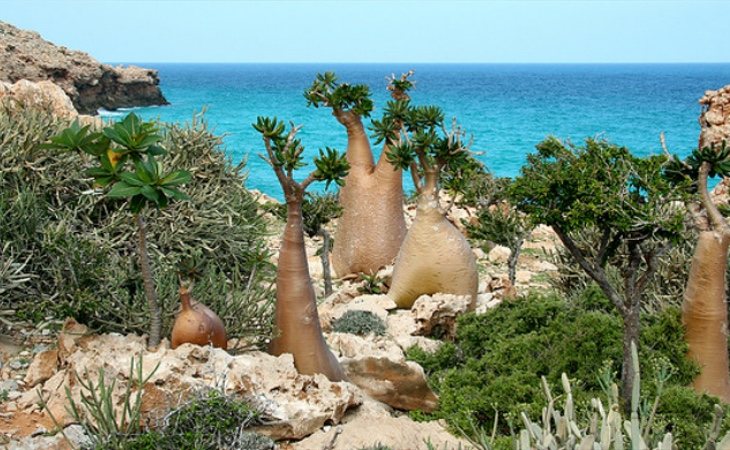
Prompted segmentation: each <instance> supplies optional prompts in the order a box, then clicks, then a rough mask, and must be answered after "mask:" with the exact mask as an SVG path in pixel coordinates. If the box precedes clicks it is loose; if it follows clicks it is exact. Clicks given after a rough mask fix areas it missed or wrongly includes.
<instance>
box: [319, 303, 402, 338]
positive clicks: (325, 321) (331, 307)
mask: <svg viewBox="0 0 730 450" xmlns="http://www.w3.org/2000/svg"><path fill="white" fill-rule="evenodd" d="M395 308H396V304H395V302H393V300H391V299H390V298H389V297H388V296H387V295H361V296H359V297H355V298H351V297H348V296H335V295H333V296H331V297H330V298H328V299H326V300H325V301H324V302H322V304H321V305H319V306H318V307H317V311H318V313H319V321H320V323H321V324H322V328H323V329H325V330H328V329H330V327H331V326H332V322H333V321H335V320H337V319H339V318H340V317H342V316H343V315H344V314H345V313H346V312H347V311H368V312H371V313H373V314H375V315H376V316H378V317H379V318H380V319H382V320H383V321H385V320H387V318H388V310H392V309H395Z"/></svg>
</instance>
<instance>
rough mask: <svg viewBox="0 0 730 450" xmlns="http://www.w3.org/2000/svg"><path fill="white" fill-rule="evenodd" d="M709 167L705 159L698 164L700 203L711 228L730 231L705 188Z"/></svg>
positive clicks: (725, 231) (724, 231)
mask: <svg viewBox="0 0 730 450" xmlns="http://www.w3.org/2000/svg"><path fill="white" fill-rule="evenodd" d="M711 167H712V166H711V164H710V163H709V162H707V161H704V162H703V163H702V164H701V165H700V171H699V175H698V176H697V190H698V191H699V194H700V202H701V203H702V207H703V208H705V211H707V218H708V219H709V221H710V224H711V225H712V228H713V229H714V230H716V231H720V232H723V233H730V227H728V224H727V222H726V221H725V218H724V217H723V216H722V214H721V213H720V210H719V209H717V206H716V205H715V203H714V202H713V201H712V199H711V198H710V191H709V190H708V188H707V177H708V176H709V173H710V169H711Z"/></svg>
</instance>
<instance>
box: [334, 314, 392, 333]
mask: <svg viewBox="0 0 730 450" xmlns="http://www.w3.org/2000/svg"><path fill="white" fill-rule="evenodd" d="M332 330H333V331H336V332H338V333H350V334H357V335H360V336H364V335H367V334H370V333H372V334H375V335H377V336H382V335H384V334H385V323H384V322H383V320H382V319H381V318H380V317H378V316H376V315H375V314H373V313H371V312H370V311H360V310H350V311H347V312H345V314H343V315H342V317H340V318H338V319H337V320H335V321H333V322H332Z"/></svg>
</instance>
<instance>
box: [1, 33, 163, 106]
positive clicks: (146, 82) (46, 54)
mask: <svg viewBox="0 0 730 450" xmlns="http://www.w3.org/2000/svg"><path fill="white" fill-rule="evenodd" d="M22 79H26V80H30V81H42V80H49V81H52V82H54V83H56V84H57V85H59V86H60V87H61V89H63V90H64V92H65V93H66V95H68V96H69V98H70V99H71V101H72V102H73V104H74V106H75V107H76V109H77V110H78V111H79V113H81V114H96V110H97V109H99V108H105V109H110V110H112V109H117V108H123V107H132V106H150V105H166V104H167V100H165V97H164V96H163V95H162V92H161V91H160V87H159V83H160V80H159V78H158V77H157V71H156V70H150V69H143V68H140V67H135V66H130V67H121V66H120V67H112V66H110V65H107V64H102V63H100V62H99V61H97V60H95V59H94V58H92V57H91V56H89V55H88V54H86V53H84V52H79V51H75V50H69V49H67V48H66V47H59V46H56V45H54V44H52V43H50V42H48V41H46V40H44V39H43V38H41V36H40V35H39V34H38V33H35V32H32V31H25V30H21V29H18V28H15V27H14V26H12V25H10V24H8V23H5V22H2V21H0V81H9V82H11V83H14V82H16V81H18V80H22Z"/></svg>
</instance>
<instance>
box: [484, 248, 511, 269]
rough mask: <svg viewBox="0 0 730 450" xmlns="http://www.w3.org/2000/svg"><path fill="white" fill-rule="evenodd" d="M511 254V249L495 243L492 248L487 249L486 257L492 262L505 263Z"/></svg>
mask: <svg viewBox="0 0 730 450" xmlns="http://www.w3.org/2000/svg"><path fill="white" fill-rule="evenodd" d="M511 254H512V250H510V249H509V248H507V247H504V246H502V245H495V246H494V248H493V249H491V250H490V251H489V254H488V255H487V259H489V262H491V263H492V264H507V260H508V259H509V257H510V255H511Z"/></svg>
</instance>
